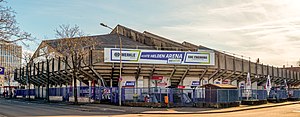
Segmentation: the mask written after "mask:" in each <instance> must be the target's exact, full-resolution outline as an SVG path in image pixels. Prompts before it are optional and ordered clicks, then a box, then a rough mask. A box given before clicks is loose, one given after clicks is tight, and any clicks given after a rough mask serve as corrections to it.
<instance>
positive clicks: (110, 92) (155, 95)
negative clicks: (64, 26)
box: [15, 86, 300, 106]
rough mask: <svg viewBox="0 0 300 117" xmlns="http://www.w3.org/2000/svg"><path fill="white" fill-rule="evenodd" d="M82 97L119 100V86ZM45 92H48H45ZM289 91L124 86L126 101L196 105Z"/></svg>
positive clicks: (81, 90)
mask: <svg viewBox="0 0 300 117" xmlns="http://www.w3.org/2000/svg"><path fill="white" fill-rule="evenodd" d="M73 90H74V89H73V87H60V88H49V96H50V97H51V99H55V98H59V99H60V100H61V101H70V98H71V97H73V96H74V95H73ZM77 91H78V97H79V98H84V99H88V100H89V102H90V101H91V100H93V101H99V102H102V103H105V102H106V103H112V104H118V101H119V100H118V99H119V98H118V96H119V95H118V93H119V91H118V88H117V87H89V86H82V87H78V88H77ZM291 91H292V94H291ZM291 91H290V92H289V93H290V97H294V98H300V90H291ZM29 92H30V96H32V97H42V98H45V97H46V96H41V95H44V94H45V92H46V90H45V89H43V92H41V91H40V89H30V91H29V90H28V89H17V90H15V97H16V96H17V97H22V98H25V97H26V98H28V95H29ZM42 93H44V94H42ZM287 94H288V92H287V91H286V90H271V91H270V95H269V96H268V95H267V91H266V90H246V89H204V88H197V89H177V88H155V87H152V88H130V87H124V88H122V95H121V96H122V97H121V99H122V100H121V101H122V103H128V102H129V103H130V102H152V103H159V104H165V101H166V98H168V99H167V101H168V103H169V104H173V105H174V106H193V105H194V104H196V103H231V102H238V101H242V100H247V99H248V100H267V99H268V98H274V99H287V98H288V95H287Z"/></svg>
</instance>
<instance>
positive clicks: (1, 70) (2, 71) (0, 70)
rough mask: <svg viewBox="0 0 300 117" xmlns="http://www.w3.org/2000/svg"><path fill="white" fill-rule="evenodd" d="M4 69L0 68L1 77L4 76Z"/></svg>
mask: <svg viewBox="0 0 300 117" xmlns="http://www.w3.org/2000/svg"><path fill="white" fill-rule="evenodd" d="M4 69H5V68H4V67H0V74H1V75H4Z"/></svg>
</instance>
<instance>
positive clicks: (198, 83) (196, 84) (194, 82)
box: [192, 81, 200, 86]
mask: <svg viewBox="0 0 300 117" xmlns="http://www.w3.org/2000/svg"><path fill="white" fill-rule="evenodd" d="M199 85H200V81H192V86H199Z"/></svg>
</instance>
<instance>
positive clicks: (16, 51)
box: [0, 41, 22, 87]
mask: <svg viewBox="0 0 300 117" xmlns="http://www.w3.org/2000/svg"><path fill="white" fill-rule="evenodd" d="M21 58H22V47H21V46H18V45H16V44H14V43H9V42H6V41H1V42H0V67H4V70H5V72H4V74H0V76H1V78H0V86H1V87H2V86H4V85H5V84H6V85H7V81H8V80H9V78H12V77H13V72H14V69H16V68H20V67H21Z"/></svg>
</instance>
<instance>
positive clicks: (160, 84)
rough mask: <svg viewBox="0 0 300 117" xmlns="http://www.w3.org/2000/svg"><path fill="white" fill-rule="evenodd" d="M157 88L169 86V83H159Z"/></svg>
mask: <svg viewBox="0 0 300 117" xmlns="http://www.w3.org/2000/svg"><path fill="white" fill-rule="evenodd" d="M157 86H167V83H157Z"/></svg>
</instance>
